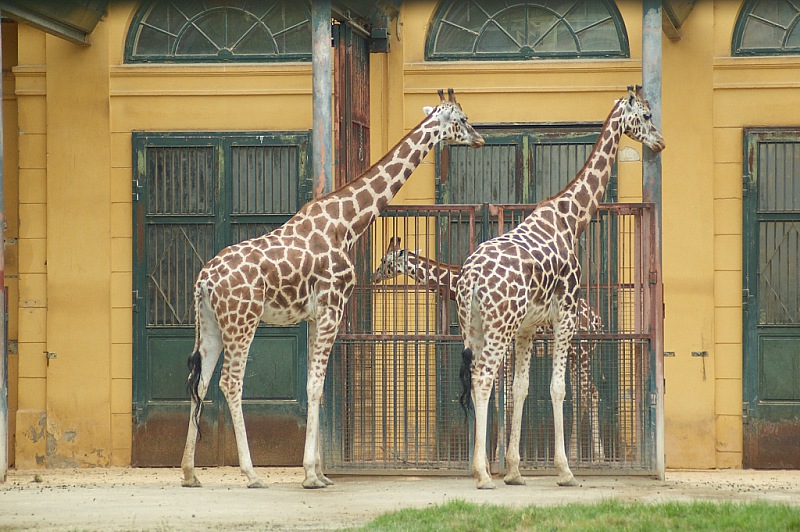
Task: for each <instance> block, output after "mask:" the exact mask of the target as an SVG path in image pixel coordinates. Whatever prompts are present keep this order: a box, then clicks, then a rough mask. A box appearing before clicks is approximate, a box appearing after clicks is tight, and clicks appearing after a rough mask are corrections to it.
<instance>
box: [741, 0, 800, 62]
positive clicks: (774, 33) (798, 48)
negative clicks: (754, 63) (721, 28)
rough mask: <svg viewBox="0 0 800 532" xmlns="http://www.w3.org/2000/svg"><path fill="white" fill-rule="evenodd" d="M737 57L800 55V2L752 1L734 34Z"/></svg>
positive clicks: (743, 13) (745, 7)
mask: <svg viewBox="0 0 800 532" xmlns="http://www.w3.org/2000/svg"><path fill="white" fill-rule="evenodd" d="M732 48H733V50H732V52H733V54H734V55H783V54H800V1H798V0H749V1H747V2H745V3H744V5H743V6H742V10H741V11H740V12H739V18H738V20H737V21H736V27H735V29H734V32H733V46H732Z"/></svg>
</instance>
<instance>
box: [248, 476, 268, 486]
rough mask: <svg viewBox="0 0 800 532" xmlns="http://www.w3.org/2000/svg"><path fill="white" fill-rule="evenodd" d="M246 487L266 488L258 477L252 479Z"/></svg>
mask: <svg viewBox="0 0 800 532" xmlns="http://www.w3.org/2000/svg"><path fill="white" fill-rule="evenodd" d="M247 487H248V488H266V487H267V485H266V484H264V481H262V480H261V479H260V478H257V479H256V480H254V481H253V482H251V483H250V484H248V485H247Z"/></svg>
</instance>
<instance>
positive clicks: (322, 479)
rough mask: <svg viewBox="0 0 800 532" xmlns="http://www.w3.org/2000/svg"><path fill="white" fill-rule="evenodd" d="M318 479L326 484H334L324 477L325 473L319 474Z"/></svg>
mask: <svg viewBox="0 0 800 532" xmlns="http://www.w3.org/2000/svg"><path fill="white" fill-rule="evenodd" d="M319 479H320V480H321V481H322V482H323V484H325V485H326V486H333V485H334V484H335V482H334V481H332V480H331V479H329V478H328V477H326V476H325V475H320V476H319Z"/></svg>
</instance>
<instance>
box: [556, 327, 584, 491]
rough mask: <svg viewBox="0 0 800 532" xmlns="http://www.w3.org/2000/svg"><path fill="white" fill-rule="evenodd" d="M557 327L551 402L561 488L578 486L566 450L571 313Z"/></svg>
mask: <svg viewBox="0 0 800 532" xmlns="http://www.w3.org/2000/svg"><path fill="white" fill-rule="evenodd" d="M565 314H566V315H567V316H566V317H565V318H562V321H560V322H559V323H557V324H556V327H555V349H554V353H553V374H552V377H551V379H550V400H551V402H552V403H553V425H554V429H555V458H554V462H555V466H556V468H557V469H558V485H559V486H577V485H578V483H577V481H576V480H575V477H574V476H573V474H572V471H571V470H570V468H569V461H568V460H567V453H566V451H565V450H564V397H565V396H566V382H565V381H566V378H565V373H566V365H567V347H568V345H569V342H570V340H571V338H572V335H573V333H574V330H575V325H574V321H570V318H573V319H574V317H573V316H570V313H569V312H566V313H565Z"/></svg>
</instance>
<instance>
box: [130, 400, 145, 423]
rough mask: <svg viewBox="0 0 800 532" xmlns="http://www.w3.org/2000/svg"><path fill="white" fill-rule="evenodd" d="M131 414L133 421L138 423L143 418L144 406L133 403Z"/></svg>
mask: <svg viewBox="0 0 800 532" xmlns="http://www.w3.org/2000/svg"><path fill="white" fill-rule="evenodd" d="M132 414H133V422H134V423H136V424H137V425H138V424H139V423H140V422H141V421H142V419H143V418H144V408H142V407H141V406H139V405H137V404H136V403H134V404H133V412H132Z"/></svg>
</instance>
